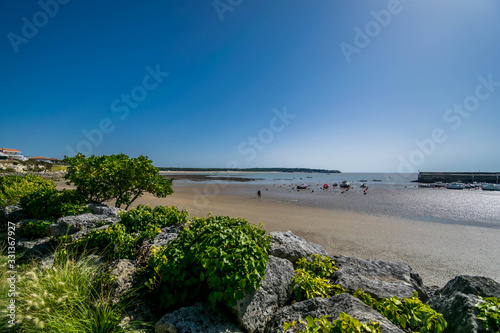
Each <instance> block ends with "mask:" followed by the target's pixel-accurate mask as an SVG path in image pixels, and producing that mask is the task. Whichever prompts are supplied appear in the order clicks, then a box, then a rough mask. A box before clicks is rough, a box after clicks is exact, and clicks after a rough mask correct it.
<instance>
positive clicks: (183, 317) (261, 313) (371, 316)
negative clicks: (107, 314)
mask: <svg viewBox="0 0 500 333" xmlns="http://www.w3.org/2000/svg"><path fill="white" fill-rule="evenodd" d="M91 208H92V210H93V213H88V214H83V215H79V216H71V217H64V218H60V219H58V220H57V222H56V223H55V224H53V225H51V226H50V234H51V235H52V236H57V235H63V234H64V235H66V234H68V235H70V236H71V237H73V238H74V239H77V238H79V237H82V236H83V235H84V234H86V233H88V232H90V231H91V230H93V229H95V228H106V227H107V226H109V225H111V224H113V223H116V222H118V221H119V217H118V213H119V210H117V209H115V208H112V207H107V206H102V205H99V206H92V207H91ZM4 216H5V217H8V218H9V219H14V220H15V219H21V218H23V214H22V211H21V210H20V209H19V207H7V208H5V211H4ZM12 222H16V221H12ZM21 223H22V222H21ZM180 229H181V228H180V227H179V226H176V227H168V228H163V229H162V233H160V234H159V235H158V236H157V237H156V239H155V240H154V241H153V242H145V243H144V244H143V246H142V247H141V249H140V251H139V256H138V257H137V259H136V260H117V261H114V262H112V263H110V265H109V272H110V274H111V275H112V276H114V284H115V295H114V297H115V299H116V300H117V299H118V298H119V297H120V295H122V294H124V293H127V292H129V291H130V290H131V289H132V290H133V289H134V288H135V287H137V286H136V284H137V281H136V280H137V279H136V276H137V270H138V268H139V267H140V266H141V265H144V264H145V263H146V262H147V258H148V257H149V255H150V253H151V247H152V246H153V245H155V246H157V247H159V246H163V245H165V244H168V242H171V241H172V240H173V239H175V238H176V237H177V235H178V233H179V231H180ZM270 235H271V250H270V256H269V262H268V263H267V267H266V274H265V279H264V280H263V281H262V283H261V287H260V288H259V289H258V290H255V291H252V292H249V293H247V294H246V295H245V296H244V298H243V299H241V300H240V301H238V302H237V304H236V305H235V306H233V307H229V306H228V305H227V304H225V305H224V306H222V307H221V308H217V309H213V308H211V307H210V305H209V304H208V303H196V304H194V305H192V306H189V307H184V308H180V309H177V310H175V311H173V312H170V313H167V314H165V315H164V316H163V317H161V318H159V320H157V322H156V325H154V328H149V329H147V328H146V329H144V330H143V331H141V332H157V333H184V332H186V333H187V332H203V333H211V332H214V333H219V332H225V333H234V332H248V333H282V332H283V324H284V323H285V322H292V321H298V320H299V319H305V318H306V316H308V315H311V316H313V317H317V318H320V317H322V316H325V315H326V316H329V317H330V319H331V320H334V319H337V318H338V317H339V314H340V313H341V312H345V313H347V314H348V315H350V316H352V317H354V318H357V319H358V320H359V321H360V322H362V323H370V320H372V321H378V322H380V324H381V331H382V332H403V331H402V330H401V329H400V328H398V327H396V326H395V325H393V324H392V323H391V322H389V321H388V320H387V319H385V318H384V317H383V316H382V315H381V314H380V313H378V312H376V311H375V310H373V309H372V308H370V307H369V306H367V305H365V304H364V303H363V302H361V301H360V300H359V299H357V298H355V297H354V296H352V294H353V293H354V291H355V290H357V289H362V290H363V291H365V292H367V293H369V294H371V295H372V296H373V297H375V298H378V299H380V298H387V297H392V296H397V297H398V298H400V299H402V298H406V297H411V296H412V295H413V294H414V292H415V291H416V292H417V293H418V295H419V298H420V299H421V300H422V301H424V302H426V303H427V304H429V305H430V306H431V307H432V308H433V309H435V310H436V311H438V312H440V313H442V314H443V315H444V318H445V319H446V321H447V322H448V329H447V331H448V332H481V330H482V327H481V323H480V322H479V321H478V320H477V319H476V315H477V313H476V311H477V310H476V304H478V303H479V302H481V300H480V298H479V296H481V297H497V298H500V284H499V283H498V282H496V281H494V280H492V279H489V278H485V277H473V276H458V277H456V278H454V279H453V280H451V281H449V282H448V283H447V284H446V285H445V286H444V287H443V288H442V289H439V288H438V287H429V286H425V285H424V284H423V282H422V279H421V278H420V277H419V275H418V274H417V273H415V272H413V271H412V269H411V267H410V266H409V265H408V264H406V263H403V262H389V261H382V260H363V259H359V258H354V257H347V256H342V255H335V256H332V255H330V254H328V253H327V252H326V251H325V249H324V248H323V247H322V246H321V245H318V244H313V243H310V242H308V241H306V240H305V239H303V238H300V237H298V236H296V235H294V234H293V233H292V232H291V231H287V232H272V233H271V234H270ZM47 236H49V235H47ZM51 239H52V238H51V237H45V238H41V239H36V240H31V241H28V240H22V239H21V240H20V241H19V242H18V244H19V246H20V247H22V248H24V249H25V250H26V252H27V253H29V254H30V255H32V256H34V255H36V254H37V255H41V256H45V258H47V256H50V252H51V249H52V247H51ZM315 253H317V254H321V255H325V256H330V257H331V258H332V259H333V260H334V261H335V265H336V266H337V267H338V270H337V271H336V272H335V273H334V274H333V275H332V276H331V281H332V282H333V283H335V284H340V285H341V286H342V287H343V288H344V289H345V290H346V292H345V293H343V294H339V295H336V296H333V297H329V298H314V299H309V300H305V301H300V302H295V303H293V304H292V299H293V290H292V288H291V282H292V278H293V276H294V265H295V263H296V261H297V260H298V259H300V258H303V257H305V258H309V257H310V256H311V255H312V254H315ZM45 262H47V260H45ZM137 315H138V316H139V318H151V314H150V313H148V311H147V310H144V311H142V312H141V313H140V314H137ZM135 318H137V317H135ZM128 319H134V318H128ZM290 332H294V331H293V329H291V330H290Z"/></svg>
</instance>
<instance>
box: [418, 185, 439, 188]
mask: <svg viewBox="0 0 500 333" xmlns="http://www.w3.org/2000/svg"><path fill="white" fill-rule="evenodd" d="M418 187H421V188H434V187H436V184H418Z"/></svg>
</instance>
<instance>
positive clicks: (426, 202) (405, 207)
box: [181, 173, 500, 229]
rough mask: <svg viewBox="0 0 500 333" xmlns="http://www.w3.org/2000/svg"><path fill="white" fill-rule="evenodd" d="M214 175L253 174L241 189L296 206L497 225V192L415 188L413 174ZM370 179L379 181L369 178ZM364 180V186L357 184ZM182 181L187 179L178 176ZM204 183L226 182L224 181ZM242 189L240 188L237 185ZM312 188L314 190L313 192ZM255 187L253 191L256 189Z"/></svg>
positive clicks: (499, 203) (499, 211)
mask: <svg viewBox="0 0 500 333" xmlns="http://www.w3.org/2000/svg"><path fill="white" fill-rule="evenodd" d="M213 175H214V176H217V177H224V176H231V177H246V178H255V179H256V180H255V181H251V182H248V183H245V184H248V185H245V186H244V187H245V188H247V190H244V192H246V194H248V195H252V193H253V191H255V189H261V191H262V195H263V198H264V199H271V200H276V201H281V202H289V203H294V204H297V205H306V206H312V207H321V208H327V209H336V210H346V211H352V212H359V213H367V214H374V215H388V216H395V217H404V218H410V219H417V220H421V221H426V222H433V223H451V224H462V225H471V226H481V227H486V228H496V229H500V192H492V191H482V190H480V189H471V190H468V189H465V190H448V189H445V188H418V187H417V183H414V182H412V181H413V180H416V179H417V174H387V173H386V174H381V173H349V174H346V173H341V174H330V175H326V174H307V173H214V174H213ZM375 179H377V180H380V181H374V180H375ZM343 180H347V181H349V182H351V184H352V186H353V187H352V188H351V189H350V190H349V191H344V193H342V191H343V190H342V189H339V188H338V187H337V188H336V189H333V188H332V187H330V189H328V190H322V185H323V184H325V183H326V184H329V185H332V184H333V183H334V182H337V183H340V182H341V181H343ZM361 180H367V182H366V183H367V185H368V190H367V191H366V194H364V192H365V191H364V189H363V188H360V185H361V182H360V181H361ZM181 182H187V183H189V181H181ZM206 183H213V184H227V183H230V182H226V181H224V180H220V178H219V180H213V181H207V182H206ZM302 183H305V184H308V185H310V190H300V191H297V190H296V189H295V190H292V188H294V187H295V186H296V184H302ZM240 191H241V190H240ZM313 191H314V192H313ZM255 192H256V191H255Z"/></svg>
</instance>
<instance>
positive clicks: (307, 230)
mask: <svg viewBox="0 0 500 333" xmlns="http://www.w3.org/2000/svg"><path fill="white" fill-rule="evenodd" d="M63 184H64V183H63ZM58 187H66V185H62V184H61V183H59V186H58ZM261 187H262V186H259V185H252V184H242V183H238V184H213V183H212V184H210V183H209V184H200V183H196V182H174V185H173V189H174V194H172V195H170V196H167V197H166V198H156V197H154V196H153V195H151V194H149V193H146V194H144V195H143V196H142V197H140V198H139V199H137V200H136V201H135V202H134V203H133V204H132V206H131V208H133V207H136V206H138V205H139V204H149V205H150V206H152V207H155V206H157V205H169V206H171V205H176V206H177V207H179V208H181V209H186V210H187V211H188V212H189V213H190V214H191V216H197V217H204V216H207V214H209V212H211V213H212V214H213V215H224V216H231V217H241V218H244V219H246V220H248V221H249V222H250V223H254V224H259V223H262V224H264V227H265V229H266V231H267V232H273V231H288V230H290V231H292V232H293V233H294V234H296V235H298V236H300V237H303V238H305V239H307V240H308V241H311V242H314V243H318V244H321V245H322V246H323V247H324V248H325V249H326V251H327V252H328V253H330V254H332V255H346V256H353V257H358V258H362V259H369V260H390V261H402V262H406V263H408V264H409V265H410V266H411V267H412V269H413V271H414V273H418V274H419V275H420V276H421V277H422V278H423V281H424V284H426V285H437V286H439V287H442V286H444V284H445V283H446V282H448V281H449V280H450V279H452V278H454V277H455V276H457V275H477V276H486V277H490V278H492V279H494V280H497V281H498V280H500V267H499V266H498V265H495V263H496V262H497V261H498V253H500V244H498V239H500V229H494V228H485V227H481V226H471V225H460V224H458V225H455V224H446V223H432V222H428V221H421V220H415V219H409V218H403V217H397V216H387V215H382V214H366V213H362V212H356V211H349V210H339V209H331V208H328V209H327V208H322V207H314V206H311V205H307V204H305V205H304V204H300V205H299V204H297V203H293V202H290V201H287V200H280V197H279V196H277V197H276V196H271V195H268V192H265V191H264V193H263V197H262V199H258V198H257V190H258V189H259V188H261Z"/></svg>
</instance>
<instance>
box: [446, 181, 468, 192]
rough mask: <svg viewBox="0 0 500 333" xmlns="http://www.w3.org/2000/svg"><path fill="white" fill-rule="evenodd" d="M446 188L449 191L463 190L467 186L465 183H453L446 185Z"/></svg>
mask: <svg viewBox="0 0 500 333" xmlns="http://www.w3.org/2000/svg"><path fill="white" fill-rule="evenodd" d="M446 188H447V189H449V190H463V189H464V188H465V185H464V184H463V183H457V182H453V183H450V184H448V185H446Z"/></svg>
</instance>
